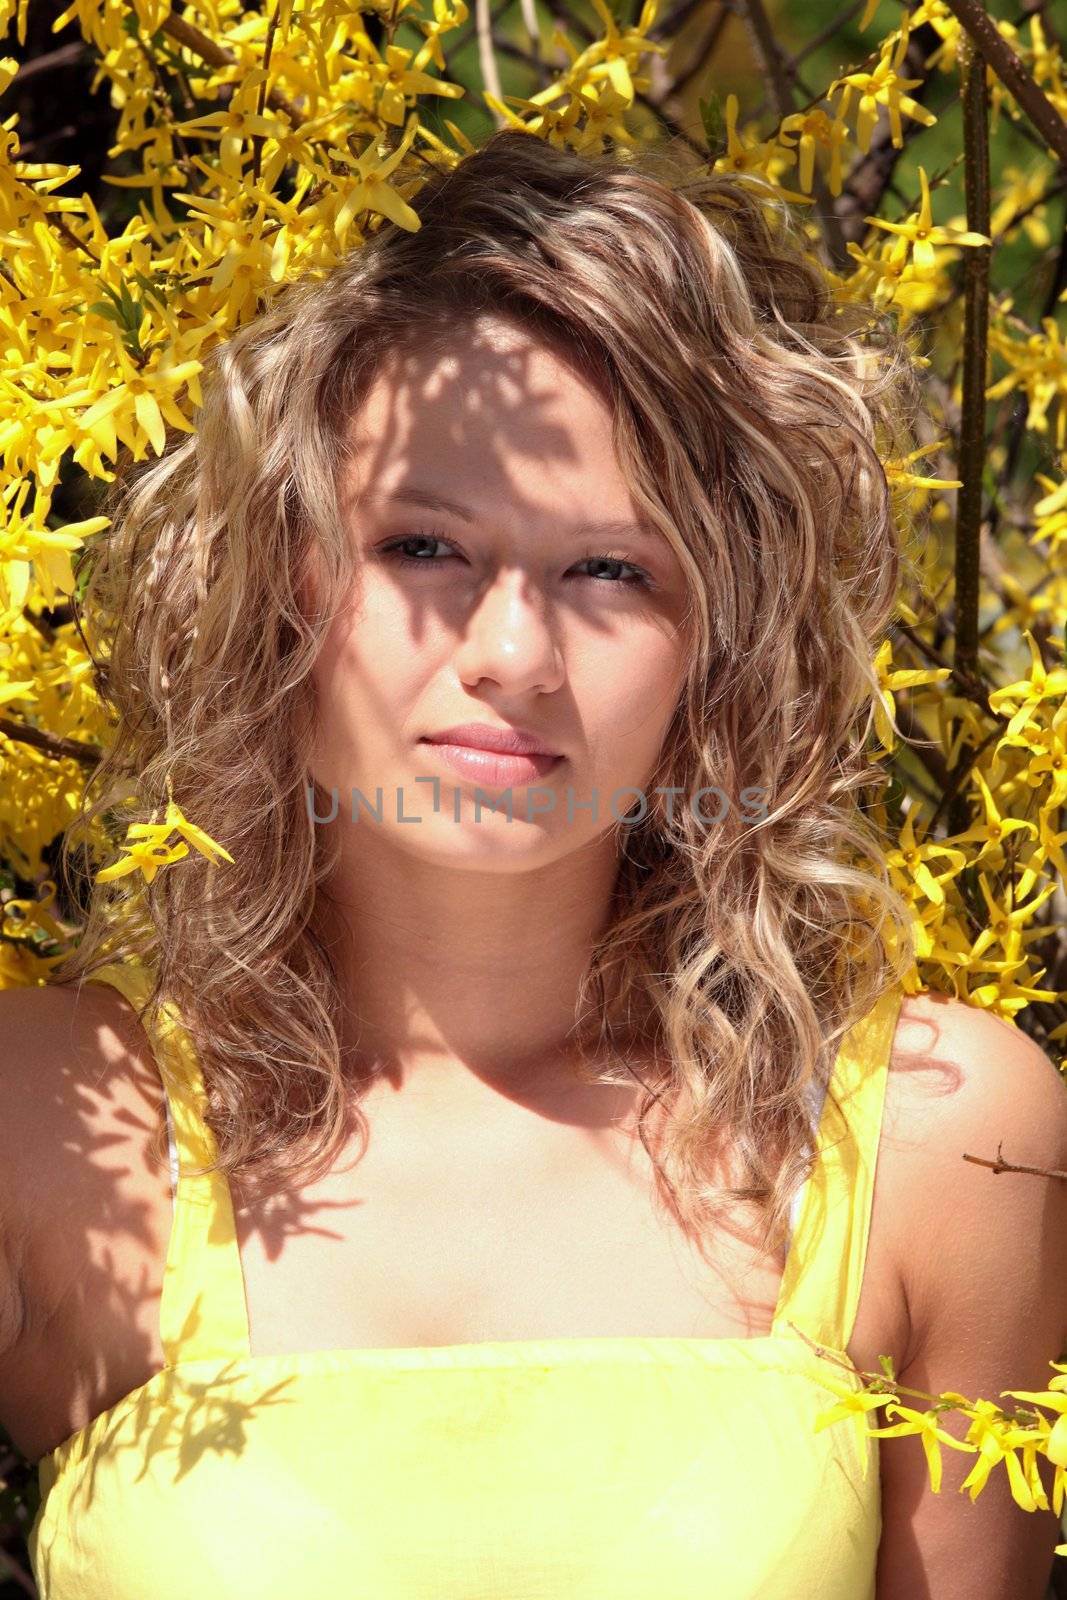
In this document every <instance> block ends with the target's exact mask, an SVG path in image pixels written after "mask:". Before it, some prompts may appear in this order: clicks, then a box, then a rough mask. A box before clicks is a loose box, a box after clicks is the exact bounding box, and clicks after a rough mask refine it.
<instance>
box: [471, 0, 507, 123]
mask: <svg viewBox="0 0 1067 1600" xmlns="http://www.w3.org/2000/svg"><path fill="white" fill-rule="evenodd" d="M474 25H475V28H476V30H477V33H478V65H479V66H480V68H481V71H482V84H483V86H484V88H485V90H486V93H488V94H491V95H493V96H494V97H495V98H496V99H497V100H502V99H503V98H504V91H503V89H502V88H501V87H500V74H499V72H498V71H497V66H496V56H495V55H494V54H493V20H492V17H491V16H490V14H489V0H474ZM491 109H492V110H493V121H494V122H495V123H496V125H497V127H498V128H499V127H503V125H504V123H505V122H506V121H507V118H506V117H504V116H503V114H502V113H501V112H499V111H497V110H496V109H495V108H491Z"/></svg>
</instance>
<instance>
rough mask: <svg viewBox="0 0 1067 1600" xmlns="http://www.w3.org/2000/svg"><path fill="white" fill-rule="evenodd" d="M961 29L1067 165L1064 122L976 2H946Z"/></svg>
mask: <svg viewBox="0 0 1067 1600" xmlns="http://www.w3.org/2000/svg"><path fill="white" fill-rule="evenodd" d="M947 3H948V7H949V10H950V11H952V12H953V13H954V14H955V16H956V18H957V20H958V22H959V24H960V26H961V28H964V29H965V30H966V32H967V33H968V34H969V35H970V37H971V39H972V40H973V42H974V44H975V45H976V46H977V48H978V49H979V50H980V51H981V53H982V55H983V56H984V57H985V59H986V60H987V61H988V63H989V65H990V66H991V67H992V68H993V71H994V72H995V73H996V75H997V77H998V78H999V79H1000V81H1001V83H1002V84H1003V85H1004V87H1005V89H1007V91H1008V93H1009V94H1010V95H1011V96H1012V98H1013V99H1014V100H1015V101H1016V103H1017V104H1018V105H1019V106H1021V107H1022V109H1023V110H1024V111H1025V112H1026V115H1027V116H1028V117H1029V118H1030V121H1031V123H1032V124H1033V126H1034V128H1035V129H1036V130H1037V132H1038V133H1039V134H1040V135H1041V137H1042V139H1044V140H1045V142H1046V144H1048V145H1049V147H1050V148H1051V149H1053V150H1054V151H1055V152H1056V154H1057V155H1058V156H1059V158H1060V160H1061V161H1063V162H1067V122H1065V121H1064V119H1063V118H1062V117H1061V116H1060V114H1059V112H1058V111H1057V110H1056V107H1055V106H1054V105H1053V104H1052V101H1051V100H1050V99H1049V98H1048V96H1047V95H1046V94H1045V92H1044V90H1043V89H1041V88H1040V87H1039V86H1038V84H1037V83H1035V81H1034V79H1033V78H1032V77H1031V75H1030V73H1029V72H1028V71H1027V69H1026V67H1025V66H1024V65H1023V63H1022V62H1021V61H1020V60H1019V57H1018V56H1017V55H1016V54H1015V51H1014V50H1013V49H1012V47H1011V45H1010V44H1009V43H1008V41H1007V40H1006V39H1005V38H1004V36H1003V34H1001V33H1000V31H999V29H998V28H997V26H996V24H995V23H994V22H993V20H992V18H991V17H990V16H989V15H988V13H987V12H986V11H985V10H983V8H982V7H981V6H980V5H979V4H978V0H947Z"/></svg>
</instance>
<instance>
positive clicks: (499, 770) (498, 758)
mask: <svg viewBox="0 0 1067 1600" xmlns="http://www.w3.org/2000/svg"><path fill="white" fill-rule="evenodd" d="M419 746H420V748H421V749H424V750H432V751H434V752H435V754H436V755H437V757H438V759H439V760H440V761H441V762H443V763H444V765H446V766H448V767H450V768H451V769H452V771H453V772H457V773H459V775H460V776H461V777H464V778H469V779H471V780H473V781H474V782H475V783H480V784H482V785H483V786H484V787H491V786H496V787H501V788H506V787H507V786H508V785H509V784H513V783H533V782H536V781H537V780H539V779H541V778H546V777H548V775H549V774H550V773H551V772H553V771H555V769H556V768H557V767H559V766H562V764H563V762H564V760H565V759H566V758H565V757H564V756H558V755H550V754H547V753H537V754H530V755H515V754H513V753H511V752H508V751H503V750H486V749H482V748H481V747H479V746H477V745H469V744H450V743H449V742H448V741H447V740H437V739H420V740H419Z"/></svg>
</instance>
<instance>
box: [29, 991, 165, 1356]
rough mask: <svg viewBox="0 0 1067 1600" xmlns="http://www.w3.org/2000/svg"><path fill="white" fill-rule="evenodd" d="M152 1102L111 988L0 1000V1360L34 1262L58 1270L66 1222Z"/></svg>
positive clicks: (134, 1022) (158, 1100) (35, 1280)
mask: <svg viewBox="0 0 1067 1600" xmlns="http://www.w3.org/2000/svg"><path fill="white" fill-rule="evenodd" d="M162 1098H163V1089H162V1084H161V1081H160V1078H159V1074H158V1071H157V1070H156V1069H155V1066H154V1061H153V1057H152V1051H151V1046H150V1044H149V1042H148V1039H147V1036H146V1035H145V1033H144V1030H143V1028H142V1026H141V1024H140V1022H139V1021H138V1019H137V1016H136V1013H135V1012H134V1011H133V1009H132V1007H131V1006H130V1005H129V1004H128V1002H127V1001H126V1000H125V998H124V997H123V996H122V995H120V994H119V993H118V991H117V990H116V989H114V988H113V987H112V986H111V985H109V984H104V983H84V984H82V985H73V984H44V985H37V986H27V987H19V988H11V989H3V990H0V1351H3V1350H4V1349H5V1348H7V1349H10V1347H11V1346H12V1344H13V1342H14V1341H15V1340H16V1339H17V1338H18V1337H20V1335H21V1333H22V1332H23V1331H24V1329H25V1327H26V1323H27V1320H28V1308H27V1301H29V1300H33V1299H35V1298H36V1295H37V1293H38V1291H39V1289H40V1286H41V1285H40V1279H41V1276H42V1274H41V1271H40V1270H39V1269H40V1267H41V1263H42V1262H43V1261H44V1262H47V1264H48V1265H47V1269H46V1271H47V1274H48V1276H50V1277H51V1276H52V1272H53V1269H58V1268H59V1266H60V1264H61V1262H62V1260H63V1252H64V1249H65V1245H64V1240H69V1238H70V1237H71V1230H70V1229H69V1228H67V1227H65V1225H64V1219H65V1217H66V1218H68V1219H69V1217H70V1216H72V1215H73V1214H75V1213H76V1212H78V1211H79V1210H80V1208H81V1207H82V1206H83V1203H84V1202H85V1200H86V1198H87V1194H88V1190H89V1188H91V1187H92V1185H93V1184H94V1181H95V1180H96V1179H97V1178H98V1176H99V1173H100V1171H101V1169H102V1167H104V1166H105V1165H106V1164H107V1161H108V1156H109V1152H112V1153H113V1152H114V1150H115V1148H116V1146H117V1145H122V1144H124V1143H125V1144H128V1143H129V1140H130V1133H131V1128H132V1126H133V1125H134V1124H137V1125H139V1126H140V1127H142V1128H143V1129H144V1130H145V1131H146V1132H147V1129H148V1125H149V1123H150V1122H151V1121H152V1119H153V1114H154V1113H156V1112H157V1111H158V1112H161V1111H162ZM97 1198H98V1199H99V1193H97ZM75 1231H76V1230H75ZM52 1281H58V1279H55V1278H54V1277H53V1279H52Z"/></svg>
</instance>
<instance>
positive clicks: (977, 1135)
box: [883, 992, 1067, 1344]
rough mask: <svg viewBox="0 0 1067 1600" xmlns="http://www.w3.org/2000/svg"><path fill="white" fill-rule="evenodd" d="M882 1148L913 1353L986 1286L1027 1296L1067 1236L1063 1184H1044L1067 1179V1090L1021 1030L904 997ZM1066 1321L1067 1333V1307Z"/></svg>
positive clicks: (958, 1006)
mask: <svg viewBox="0 0 1067 1600" xmlns="http://www.w3.org/2000/svg"><path fill="white" fill-rule="evenodd" d="M883 1138H884V1147H885V1151H886V1152H888V1159H889V1162H890V1163H891V1166H892V1168H893V1179H892V1188H893V1195H894V1211H895V1213H896V1218H895V1220H896V1222H897V1223H898V1227H897V1228H896V1230H895V1231H896V1233H897V1237H898V1239H900V1240H901V1241H902V1242H903V1248H902V1250H901V1262H900V1264H901V1268H902V1274H903V1277H904V1281H905V1283H906V1287H907V1294H908V1301H909V1310H910V1312H911V1319H912V1324H913V1344H914V1343H918V1342H920V1341H921V1339H922V1336H923V1331H924V1329H925V1330H927V1331H929V1330H930V1329H931V1328H932V1326H933V1325H934V1323H936V1322H937V1321H939V1320H943V1319H944V1317H945V1315H946V1307H947V1304H948V1301H949V1300H950V1299H955V1298H959V1297H966V1296H968V1295H973V1294H974V1292H975V1291H976V1290H977V1289H978V1287H979V1285H981V1284H982V1283H983V1282H984V1281H985V1280H986V1279H987V1278H990V1279H991V1278H993V1277H996V1276H998V1275H1007V1277H1008V1278H1014V1281H1015V1282H1016V1286H1017V1287H1019V1286H1021V1285H1019V1283H1018V1280H1019V1278H1020V1277H1021V1276H1023V1275H1025V1274H1027V1273H1030V1274H1032V1273H1033V1272H1034V1271H1035V1270H1038V1268H1039V1265H1040V1263H1039V1261H1038V1259H1037V1258H1038V1257H1039V1256H1040V1254H1041V1242H1040V1240H1041V1235H1043V1234H1045V1233H1047V1232H1048V1231H1049V1230H1050V1228H1051V1230H1052V1231H1053V1232H1054V1231H1055V1227H1056V1224H1057V1223H1060V1224H1062V1225H1063V1226H1064V1227H1065V1228H1067V1180H1065V1179H1064V1178H1057V1177H1052V1176H1048V1175H1047V1174H1049V1173H1056V1172H1058V1173H1063V1172H1067V1084H1065V1083H1064V1080H1063V1078H1062V1077H1061V1075H1060V1073H1059V1071H1058V1070H1057V1068H1056V1067H1055V1065H1054V1064H1053V1062H1052V1061H1051V1060H1050V1059H1049V1057H1048V1056H1047V1055H1046V1053H1045V1052H1044V1050H1042V1049H1041V1048H1040V1046H1039V1045H1037V1044H1035V1043H1034V1041H1033V1040H1032V1039H1031V1038H1029V1036H1028V1035H1027V1034H1025V1033H1024V1032H1023V1031H1022V1029H1021V1028H1019V1027H1017V1026H1016V1025H1014V1024H1012V1023H1009V1022H1005V1021H1004V1020H1003V1019H1001V1018H999V1017H996V1016H994V1015H993V1014H992V1013H991V1012H989V1011H987V1010H984V1009H983V1008H981V1007H978V1006H972V1005H969V1004H966V1003H964V1002H962V1001H958V1000H953V999H951V998H949V997H947V996H944V995H939V994H935V993H932V992H927V993H924V994H919V995H914V996H905V998H904V1000H903V1001H902V1003H901V1008H900V1014H899V1017H898V1022H897V1028H896V1034H895V1037H894V1041H893V1051H892V1058H891V1063H890V1072H889V1076H888V1079H887V1086H886V1108H885V1122H884V1127H883ZM983 1163H989V1164H988V1165H985V1164H983ZM998 1163H999V1165H1000V1167H1001V1168H1002V1170H997V1164H998ZM1014 1168H1034V1169H1037V1170H1036V1171H1015V1170H1012V1169H1014ZM1020 1246H1021V1247H1022V1248H1020ZM998 1251H999V1253H1000V1254H1002V1255H1007V1256H1010V1257H1011V1258H1012V1260H1011V1261H1010V1262H1008V1261H1004V1260H998V1259H997V1255H998ZM1030 1252H1036V1253H1037V1254H1036V1256H1035V1255H1034V1254H1031V1253H1030ZM982 1262H985V1263H986V1265H982ZM1046 1265H1051V1263H1050V1262H1048V1263H1046ZM1002 1281H1003V1280H1002ZM1064 1316H1065V1331H1067V1303H1065V1306H1064Z"/></svg>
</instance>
